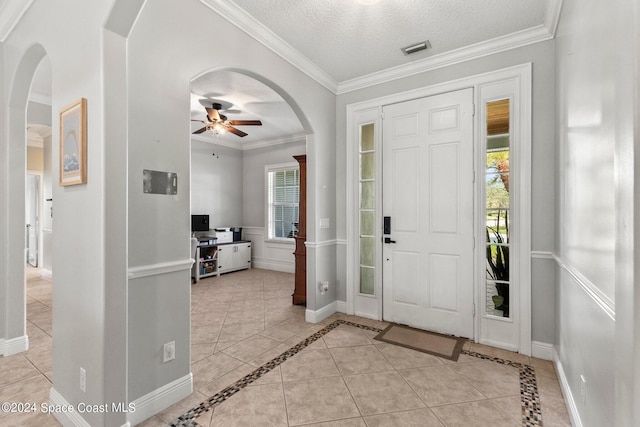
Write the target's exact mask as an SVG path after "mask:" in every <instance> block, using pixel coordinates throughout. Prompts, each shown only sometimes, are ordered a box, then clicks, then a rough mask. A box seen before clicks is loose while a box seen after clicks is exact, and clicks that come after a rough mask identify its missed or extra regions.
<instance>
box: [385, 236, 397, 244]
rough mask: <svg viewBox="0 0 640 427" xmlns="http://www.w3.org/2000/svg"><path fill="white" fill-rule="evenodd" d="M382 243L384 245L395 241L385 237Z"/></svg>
mask: <svg viewBox="0 0 640 427" xmlns="http://www.w3.org/2000/svg"><path fill="white" fill-rule="evenodd" d="M384 242H385V243H395V242H396V241H395V240H391V237H385V238H384Z"/></svg>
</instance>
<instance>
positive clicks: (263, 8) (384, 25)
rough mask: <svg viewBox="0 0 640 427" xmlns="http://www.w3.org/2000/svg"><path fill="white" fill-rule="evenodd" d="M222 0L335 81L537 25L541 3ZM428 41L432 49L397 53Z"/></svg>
mask: <svg viewBox="0 0 640 427" xmlns="http://www.w3.org/2000/svg"><path fill="white" fill-rule="evenodd" d="M371 2H372V1H371V0H369V1H358V0H304V1H300V0H272V1H264V0H229V1H228V3H235V5H237V6H238V7H240V8H242V9H244V11H246V12H247V13H249V14H250V15H251V16H252V17H253V18H255V19H256V20H258V21H259V22H261V23H262V24H264V26H265V27H267V28H268V29H269V30H271V31H272V32H273V33H275V34H276V35H277V36H279V37H280V38H281V39H282V40H284V41H285V42H286V43H288V44H289V45H291V46H292V47H293V48H294V49H295V50H297V51H298V52H300V53H301V54H302V55H304V56H305V57H307V58H308V59H309V60H311V62H313V63H314V64H316V65H318V66H319V67H320V68H321V69H323V70H324V71H325V72H327V73H328V74H329V75H330V76H331V77H332V78H333V79H335V80H336V81H337V82H343V81H347V80H351V79H355V78H357V77H361V76H364V75H367V74H371V73H375V72H378V71H382V70H385V69H388V68H391V67H396V66H400V65H404V64H407V63H409V62H412V61H417V60H420V59H424V58H427V57H430V56H434V55H438V54H442V53H445V52H449V51H452V50H454V49H459V48H462V47H465V46H469V45H472V44H475V43H478V42H483V41H487V40H491V39H495V38H498V37H502V36H505V35H507V34H512V33H515V32H518V31H522V30H526V29H529V28H533V27H536V26H539V25H542V24H543V23H544V19H545V11H546V7H547V0H379V1H377V2H375V3H374V4H366V3H371ZM424 40H429V41H430V42H431V46H432V49H428V50H426V51H422V52H420V53H416V54H414V55H410V56H405V55H404V54H403V53H402V52H401V48H403V47H405V46H408V45H411V44H414V43H417V42H421V41H424Z"/></svg>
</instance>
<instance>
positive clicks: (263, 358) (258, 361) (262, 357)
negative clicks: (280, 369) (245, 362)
mask: <svg viewBox="0 0 640 427" xmlns="http://www.w3.org/2000/svg"><path fill="white" fill-rule="evenodd" d="M289 348H290V347H289V346H286V345H284V344H278V345H277V346H275V347H273V348H272V349H270V350H267V351H265V352H264V353H260V354H259V355H257V356H256V357H254V358H253V359H251V360H250V361H249V364H250V365H252V366H255V367H258V366H262V365H264V364H265V363H267V362H268V361H270V360H271V359H274V358H276V357H278V356H280V355H281V354H282V353H284V352H285V351H287V350H289Z"/></svg>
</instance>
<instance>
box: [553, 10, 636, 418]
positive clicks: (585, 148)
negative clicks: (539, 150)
mask: <svg viewBox="0 0 640 427" xmlns="http://www.w3.org/2000/svg"><path fill="white" fill-rule="evenodd" d="M634 8H635V9H634ZM637 18H638V5H637V2H634V1H631V0H620V1H616V2H609V3H606V4H605V3H602V2H599V1H597V0H588V1H577V0H565V1H564V4H563V10H562V16H561V20H560V25H559V28H558V34H557V51H556V73H557V111H558V119H557V121H556V134H557V140H558V150H557V154H558V165H557V167H558V189H559V193H558V196H559V199H558V200H559V203H558V207H557V208H558V214H557V216H558V224H559V227H558V231H559V235H558V243H557V245H558V247H557V250H558V257H559V260H560V261H561V267H560V268H559V274H558V281H559V285H558V290H557V295H558V297H557V298H558V306H557V313H558V315H557V316H558V324H557V341H556V351H557V355H558V364H559V366H560V367H561V370H562V371H564V373H565V378H564V380H565V381H564V384H565V387H566V391H567V392H568V397H569V398H568V401H569V402H570V403H573V405H572V409H573V415H574V419H575V421H576V422H578V420H581V424H582V425H584V426H601V425H616V426H636V425H638V424H639V422H640V419H639V417H638V411H637V409H636V408H637V401H638V398H640V394H639V390H638V384H639V381H638V365H639V363H638V338H637V337H638V325H639V322H638V314H636V313H637V311H638V310H637V307H638V302H639V299H638V293H637V292H638V291H637V283H636V284H635V286H634V274H633V273H634V272H633V256H634V254H633V237H632V236H633V233H632V230H633V227H634V225H633V215H634V207H633V204H634V192H633V174H634V168H636V166H635V165H634V163H633V159H634V152H633V150H634V146H633V143H634V142H633V137H634V135H633V132H634V119H635V120H637V115H638V104H637V71H638V69H637V60H638V49H639V47H638V40H637V35H638V32H637V27H636V28H635V29H634V25H636V26H637V25H638V19H637ZM634 31H635V32H634ZM634 67H635V76H634ZM634 87H635V88H636V93H635V96H636V100H635V101H636V104H635V106H634V98H633V96H634V91H633V89H632V88H634ZM636 124H637V121H636ZM636 132H637V130H636ZM636 149H637V146H636ZM636 156H637V154H636ZM636 173H637V169H636ZM636 215H637V214H636ZM636 221H637V220H636ZM637 224H638V223H637V222H636V227H637ZM636 257H637V255H636ZM634 288H635V289H634ZM581 375H584V376H585V377H586V381H587V386H586V399H585V400H583V399H582V396H581V391H580V390H581V385H580V376H581Z"/></svg>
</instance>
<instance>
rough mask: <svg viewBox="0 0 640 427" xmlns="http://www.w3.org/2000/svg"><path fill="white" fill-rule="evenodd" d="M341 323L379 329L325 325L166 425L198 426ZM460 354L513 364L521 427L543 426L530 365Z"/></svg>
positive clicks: (178, 426) (471, 353)
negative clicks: (202, 418) (206, 414)
mask: <svg viewBox="0 0 640 427" xmlns="http://www.w3.org/2000/svg"><path fill="white" fill-rule="evenodd" d="M340 325H347V326H353V327H356V328H360V329H364V330H367V331H373V332H378V333H379V332H382V329H379V328H374V327H372V326H367V325H361V324H359V323H354V322H350V321H347V320H342V319H338V320H336V321H334V322H332V323H330V324H329V325H327V326H326V327H325V328H323V329H321V330H319V331H318V332H316V333H314V334H313V335H311V336H309V337H307V338H305V339H304V340H302V341H301V342H299V343H298V344H296V345H294V346H293V347H291V348H290V349H289V350H287V351H285V352H284V353H282V354H280V355H279V356H277V357H275V358H273V359H271V360H270V361H268V362H267V363H265V364H264V365H262V366H260V367H259V368H257V369H255V370H254V371H253V372H251V373H250V374H248V375H245V376H244V377H243V378H241V379H239V380H238V381H237V382H235V383H234V384H232V385H230V386H229V387H227V388H225V389H223V390H222V391H220V392H218V393H216V394H214V395H213V396H211V397H210V398H209V399H207V400H205V401H204V402H202V403H200V404H199V405H198V406H196V407H195V408H192V409H190V410H189V411H187V412H186V413H184V414H183V415H181V416H179V417H178V418H177V419H175V420H174V421H172V422H171V423H170V424H169V425H170V426H172V427H198V426H199V424H198V423H197V422H196V421H195V420H196V418H197V417H199V416H200V415H201V414H203V413H204V412H208V411H209V410H211V409H213V408H214V407H216V406H217V405H219V404H220V403H222V402H224V401H225V400H227V399H228V398H230V397H231V396H233V395H234V394H236V393H238V392H239V391H241V390H242V389H243V388H245V387H246V386H248V385H249V384H251V383H253V382H254V381H256V380H258V379H259V378H260V377H262V376H263V375H265V374H267V373H268V372H269V371H271V370H272V369H274V368H275V367H277V366H279V365H280V364H282V363H283V362H285V361H286V360H288V359H289V358H290V357H292V356H295V355H296V354H298V353H299V352H300V351H301V350H304V349H305V348H306V347H307V346H309V345H310V344H313V343H314V342H315V341H317V340H318V339H320V338H321V337H322V336H324V335H326V334H328V333H329V332H331V331H332V330H334V329H335V328H337V327H338V326H340ZM462 354H466V355H468V356H471V357H477V358H479V359H484V360H490V361H493V362H496V363H499V364H502V365H508V366H513V367H514V368H518V369H519V370H520V400H521V406H522V425H523V427H534V426H535V427H538V426H542V412H541V409H540V396H539V394H538V386H537V383H536V376H535V372H534V370H533V367H531V366H530V365H524V364H522V363H518V362H512V361H510V360H505V359H500V358H498V357H492V356H487V355H484V354H481V353H476V352H472V351H468V350H462Z"/></svg>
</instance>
